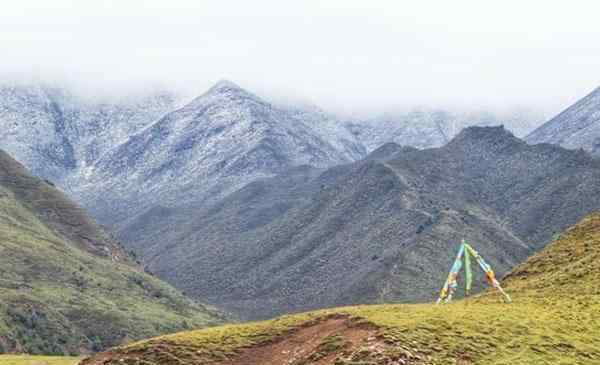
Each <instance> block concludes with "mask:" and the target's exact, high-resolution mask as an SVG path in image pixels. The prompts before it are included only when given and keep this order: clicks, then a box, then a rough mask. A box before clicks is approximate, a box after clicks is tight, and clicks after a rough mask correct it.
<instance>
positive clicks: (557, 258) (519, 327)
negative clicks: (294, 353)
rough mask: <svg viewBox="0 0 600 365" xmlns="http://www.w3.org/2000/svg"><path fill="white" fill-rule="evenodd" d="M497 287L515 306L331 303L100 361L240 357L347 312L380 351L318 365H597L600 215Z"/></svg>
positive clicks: (497, 302)
mask: <svg viewBox="0 0 600 365" xmlns="http://www.w3.org/2000/svg"><path fill="white" fill-rule="evenodd" d="M503 285H504V286H505V288H506V290H507V291H508V292H510V294H511V295H512V297H513V303H511V304H505V303H503V302H502V301H501V299H500V296H499V295H497V294H496V293H494V292H491V291H488V292H485V293H483V294H481V295H478V296H476V297H472V298H470V299H467V300H462V301H457V302H455V303H453V304H449V305H440V306H436V305H432V304H420V305H376V306H358V307H347V308H335V309H330V310H324V311H317V312H310V313H303V314H298V315H291V316H284V317H280V318H277V319H274V320H270V321H264V322H256V323H248V324H243V325H228V326H221V327H215V328H209V329H205V330H199V331H191V332H182V333H177V334H173V335H167V336H162V337H157V338H153V339H150V340H147V341H142V342H138V343H135V344H132V345H130V346H126V347H120V348H117V349H114V350H113V351H112V352H111V353H109V354H104V355H100V356H99V357H96V358H100V357H101V356H104V360H106V359H109V361H110V362H109V363H110V364H117V363H126V364H128V363H130V362H131V363H132V364H133V363H135V362H133V361H134V360H136V361H137V360H140V359H141V360H143V361H144V362H145V364H161V365H164V364H193V363H204V364H208V363H215V364H217V363H223V364H237V363H236V362H235V358H236V356H238V355H239V354H240V353H243V352H244V351H247V349H248V348H252V347H253V346H254V347H256V346H264V344H266V343H269V341H271V342H273V341H277V340H278V339H280V338H285V336H286V334H288V335H289V333H291V331H290V329H291V328H294V327H297V326H299V325H300V324H302V323H306V322H308V321H315V320H318V318H323V317H325V316H327V315H328V314H332V313H346V314H348V315H349V316H352V317H356V318H359V319H358V320H361V321H366V322H369V323H371V324H373V325H375V326H376V327H377V328H378V329H379V330H378V334H377V338H378V341H379V342H380V343H381V344H382V346H383V347H382V348H383V351H384V354H383V355H382V354H381V353H378V354H375V353H369V351H371V352H372V350H369V348H371V349H372V348H373V346H371V347H365V348H363V349H361V348H360V346H358V348H355V349H352V350H353V351H354V353H355V354H356V353H359V354H362V355H361V358H360V359H359V360H357V359H353V358H351V357H350V358H349V357H348V356H347V355H348V349H346V353H345V354H344V353H340V356H339V357H338V358H337V359H335V361H331V362H320V363H319V364H325V363H331V364H334V363H335V364H336V365H343V364H394V363H402V362H399V360H398V359H400V360H402V361H404V363H406V364H409V363H414V364H486V365H501V364H503V365H525V364H527V365H529V364H565V365H566V364H573V365H575V364H590V365H593V364H600V214H595V215H591V216H589V217H587V218H586V219H584V220H583V221H582V222H580V223H579V224H578V225H576V226H575V227H573V228H571V229H569V230H568V231H567V232H565V233H563V234H562V236H561V237H560V238H558V239H557V240H556V241H555V242H553V243H551V244H550V245H549V246H548V247H547V248H546V249H544V250H543V251H542V252H540V253H538V254H536V255H534V256H532V257H531V258H530V259H529V260H527V262H525V263H523V264H522V265H520V266H519V267H517V268H516V269H515V270H513V271H512V272H511V273H510V274H509V275H508V276H507V277H506V278H505V279H504V281H503ZM408 354H410V356H409V355H408ZM344 356H346V357H344ZM394 359H395V360H394ZM393 361H396V362H393ZM88 363H90V364H93V363H94V358H92V359H91V360H89V361H88ZM297 363H298V364H300V363H302V364H306V363H307V362H297ZM308 363H310V362H308ZM294 364H295V363H294ZM245 365H250V364H249V363H248V364H245Z"/></svg>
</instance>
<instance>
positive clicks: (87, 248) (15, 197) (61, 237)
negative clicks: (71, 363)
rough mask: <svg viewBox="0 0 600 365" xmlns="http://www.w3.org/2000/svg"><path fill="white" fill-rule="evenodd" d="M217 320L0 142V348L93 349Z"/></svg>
mask: <svg viewBox="0 0 600 365" xmlns="http://www.w3.org/2000/svg"><path fill="white" fill-rule="evenodd" d="M218 321H219V317H218V315H217V314H216V313H215V312H214V311H213V310H211V309H208V308H206V307H204V306H202V305H199V304H197V303H194V302H192V301H191V300H189V299H187V298H186V297H185V296H184V295H182V294H181V293H180V292H178V291H177V290H175V289H174V288H172V287H171V286H169V285H168V284H166V283H164V282H162V281H160V280H158V279H156V278H154V277H152V276H150V275H148V274H146V273H144V272H143V271H142V270H141V269H140V268H139V267H138V266H136V265H135V264H134V263H133V262H132V260H131V259H129V258H128V256H127V255H126V253H125V252H124V251H123V250H122V249H121V248H120V245H119V244H118V243H117V242H115V241H114V240H112V239H111V238H110V237H109V236H108V235H107V234H106V233H105V232H103V231H102V230H101V229H100V228H99V227H98V226H97V225H96V224H95V223H94V222H93V221H92V220H91V219H90V218H88V217H87V215H86V214H85V213H84V212H83V211H82V210H81V209H80V208H78V207H77V206H76V205H75V204H73V203H72V202H70V201H69V200H68V199H67V198H66V197H64V195H63V194H62V193H60V192H59V191H58V190H56V189H55V188H54V187H53V186H52V185H51V184H49V183H47V182H44V181H41V180H39V179H37V178H34V177H32V176H30V175H29V174H28V173H27V172H26V171H25V170H24V169H23V168H22V166H21V165H20V164H18V163H17V162H16V161H14V160H12V159H11V158H10V157H9V156H7V155H6V154H4V153H3V152H1V151H0V353H2V352H27V353H44V354H48V353H51V354H76V353H80V352H87V351H97V350H101V349H103V348H106V347H108V346H114V345H118V344H121V343H124V342H127V341H130V340H134V339H140V338H144V337H148V336H153V335H158V334H162V333H169V332H174V331H178V330H184V329H191V328H198V327H201V326H206V325H208V324H213V323H215V322H218Z"/></svg>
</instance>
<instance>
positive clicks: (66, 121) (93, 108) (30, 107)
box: [0, 84, 179, 185]
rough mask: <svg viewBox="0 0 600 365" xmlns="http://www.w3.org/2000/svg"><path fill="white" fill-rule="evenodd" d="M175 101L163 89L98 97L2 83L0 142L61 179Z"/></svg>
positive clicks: (29, 164) (35, 169) (41, 172)
mask: <svg viewBox="0 0 600 365" xmlns="http://www.w3.org/2000/svg"><path fill="white" fill-rule="evenodd" d="M177 102H179V99H178V97H176V96H175V95H174V94H171V93H168V92H164V91H160V92H157V91H152V92H149V93H148V94H144V95H138V96H131V97H127V98H122V99H118V100H97V99H93V98H84V97H81V96H78V95H76V94H74V93H72V92H70V91H69V90H68V89H66V88H58V87H54V86H49V85H40V84H11V85H1V86H0V146H2V148H3V149H5V150H6V151H8V152H9V153H11V154H12V155H13V156H15V157H16V158H18V159H19V160H20V161H22V162H23V163H24V164H25V165H26V166H27V167H28V168H29V169H30V170H31V171H32V172H33V173H35V174H36V175H38V176H41V177H43V178H46V179H50V180H52V181H55V182H56V183H58V184H61V185H62V183H63V180H64V179H65V178H66V177H67V176H69V175H71V174H80V173H81V172H82V171H85V170H86V169H87V167H89V166H90V165H93V164H94V163H95V161H96V160H97V159H98V158H99V157H100V156H101V155H103V154H104V153H106V152H107V151H109V150H110V149H111V148H113V147H115V146H117V145H119V144H120V143H122V142H123V141H124V140H126V139H127V137H128V136H129V135H130V134H132V133H134V132H135V131H137V130H139V129H141V128H142V127H143V126H145V125H146V124H149V123H151V122H152V121H155V120H156V119H158V118H159V117H160V116H162V115H164V114H165V113H166V112H168V111H170V110H172V109H173V108H174V107H175V105H176V103H177Z"/></svg>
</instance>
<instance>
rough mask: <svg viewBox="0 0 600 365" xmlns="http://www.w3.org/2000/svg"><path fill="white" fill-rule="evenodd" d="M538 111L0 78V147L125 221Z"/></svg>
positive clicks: (222, 87) (526, 123)
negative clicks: (313, 102)
mask: <svg viewBox="0 0 600 365" xmlns="http://www.w3.org/2000/svg"><path fill="white" fill-rule="evenodd" d="M539 120H540V118H539V116H536V115H535V114H534V113H527V112H524V111H522V110H521V111H515V112H514V113H512V114H511V113H508V114H507V115H494V114H492V113H483V112H481V113H457V112H446V111H443V110H426V109H422V110H414V111H411V112H406V113H395V114H386V115H384V116H381V117H374V118H367V119H364V120H352V121H347V120H345V119H340V118H339V117H335V116H333V115H331V114H328V113H326V112H323V111H322V110H320V109H318V108H315V107H304V106H303V107H293V106H292V107H290V106H278V105H275V104H272V103H269V102H267V101H265V100H263V99H261V98H259V97H257V96H255V95H253V94H251V93H249V92H247V91H245V90H243V89H242V88H240V87H239V86H237V85H235V84H234V83H232V82H229V81H221V82H219V83H217V84H216V85H215V86H214V87H212V88H211V89H210V90H209V91H207V92H206V93H205V94H203V95H201V96H199V97H197V98H195V99H193V100H192V101H187V99H186V98H184V97H182V96H180V95H178V94H176V93H172V92H166V91H153V92H149V93H147V94H144V95H137V96H131V97H127V98H116V97H115V98H112V99H100V100H97V99H94V98H85V97H81V96H78V95H77V94H75V93H73V92H70V91H68V89H64V88H60V87H50V86H41V85H5V86H3V87H0V146H1V147H2V148H4V149H5V150H7V151H8V152H9V153H11V154H13V155H14V156H15V157H16V158H17V159H19V160H20V161H22V162H23V163H24V164H25V165H26V166H27V167H28V168H30V169H31V171H32V172H33V173H34V174H36V175H38V176H40V177H43V178H46V179H49V180H51V181H53V182H54V183H56V184H57V186H60V187H61V188H63V189H64V190H65V191H66V192H67V193H68V194H69V195H71V196H72V197H74V198H75V199H76V200H77V201H79V202H80V203H81V204H83V205H84V206H85V207H86V208H88V209H90V211H91V212H92V214H93V215H94V216H95V217H96V218H98V219H99V220H100V221H101V222H102V223H104V224H108V225H111V226H116V227H118V228H119V229H123V228H124V227H126V225H127V224H128V223H127V222H128V221H129V218H131V217H135V216H137V215H139V214H142V213H143V212H144V211H146V210H148V209H152V208H156V207H160V206H164V207H175V206H180V205H181V204H183V203H190V202H194V203H198V202H206V203H209V202H214V201H217V200H218V199H219V198H222V197H224V196H226V195H227V194H228V193H231V192H233V191H235V190H237V189H239V188H241V187H242V186H244V185H246V184H247V183H249V182H252V181H254V180H256V179H258V178H262V177H268V176H274V175H275V174H278V173H281V172H283V171H285V170H286V169H288V168H292V167H295V166H300V165H304V164H308V165H311V166H314V167H329V166H333V165H337V164H340V163H348V162H352V161H357V160H359V159H361V158H363V157H365V156H366V154H367V153H369V152H371V151H373V150H374V149H376V148H377V147H379V146H380V145H382V144H384V143H387V142H396V143H399V144H401V145H406V146H414V147H419V148H427V147H437V146H441V145H443V144H444V143H446V142H447V141H448V140H449V139H450V138H452V137H453V136H454V134H456V133H458V131H460V129H462V128H463V127H465V126H468V125H491V124H502V123H503V122H504V123H506V124H507V126H508V127H509V128H510V129H512V130H514V131H516V132H518V133H524V132H523V131H528V130H531V129H533V127H532V124H538V123H539Z"/></svg>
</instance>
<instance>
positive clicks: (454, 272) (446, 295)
mask: <svg viewBox="0 0 600 365" xmlns="http://www.w3.org/2000/svg"><path fill="white" fill-rule="evenodd" d="M471 258H474V259H475V260H476V261H477V263H478V264H479V267H481V269H482V270H483V271H484V272H485V276H486V279H487V282H488V284H489V285H490V286H491V287H493V288H495V289H496V290H498V291H499V292H500V293H501V294H502V295H503V296H504V300H505V301H506V302H507V303H510V302H511V301H512V300H511V298H510V295H508V294H507V293H506V292H505V291H504V289H502V287H501V286H500V283H499V282H498V280H497V279H496V275H495V274H494V270H492V267H491V266H490V265H488V263H487V262H485V260H484V259H483V257H481V255H480V254H479V253H478V252H477V251H475V249H474V248H473V247H471V245H469V244H468V243H466V242H465V240H462V243H461V245H460V247H459V249H458V253H457V254H456V259H455V260H454V264H453V265H452V268H451V269H450V273H449V274H448V278H447V279H446V283H445V284H444V287H443V288H442V290H441V292H440V297H439V298H438V300H437V302H436V303H437V304H440V303H442V302H444V303H448V302H450V301H452V296H453V295H454V293H455V292H456V289H457V288H458V283H457V278H458V273H459V272H460V269H461V268H462V266H463V263H464V266H465V280H466V285H465V291H466V294H467V295H469V292H470V291H471V286H472V284H473V272H472V271H471Z"/></svg>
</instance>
